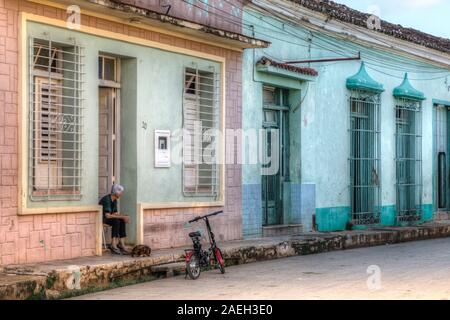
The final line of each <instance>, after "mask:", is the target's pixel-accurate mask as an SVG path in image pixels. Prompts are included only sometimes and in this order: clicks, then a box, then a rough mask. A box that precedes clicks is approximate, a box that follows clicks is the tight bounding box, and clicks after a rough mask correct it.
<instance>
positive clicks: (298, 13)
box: [248, 0, 450, 69]
mask: <svg viewBox="0 0 450 320" xmlns="http://www.w3.org/2000/svg"><path fill="white" fill-rule="evenodd" d="M248 6H249V8H251V9H253V10H256V11H259V12H260V13H262V14H265V15H267V11H265V10H262V9H261V8H265V9H267V10H269V11H270V12H271V13H273V15H274V16H276V17H278V18H280V19H283V20H286V21H290V22H291V23H293V24H296V25H299V26H302V27H304V28H306V29H308V30H311V31H315V32H320V33H322V34H325V35H328V36H331V37H334V38H337V39H342V40H347V41H351V42H354V43H357V44H360V45H362V46H365V47H368V48H374V49H381V50H384V51H387V52H391V53H393V54H398V55H402V56H405V57H407V58H410V59H415V60H420V61H423V62H425V63H430V64H433V65H437V66H440V67H444V68H446V69H449V68H450V54H448V53H445V52H442V51H438V50H435V49H432V48H429V47H425V46H422V45H419V44H416V43H412V42H410V41H407V40H402V39H399V38H395V37H393V36H389V35H387V34H384V33H380V32H376V31H372V30H369V29H366V28H363V27H360V26H358V25H355V24H352V23H347V22H343V21H340V20H336V19H333V18H330V16H328V15H326V14H324V13H321V12H318V11H314V10H311V9H308V8H305V7H303V6H302V5H300V4H298V3H296V2H293V1H290V0H252V4H249V5H248Z"/></svg>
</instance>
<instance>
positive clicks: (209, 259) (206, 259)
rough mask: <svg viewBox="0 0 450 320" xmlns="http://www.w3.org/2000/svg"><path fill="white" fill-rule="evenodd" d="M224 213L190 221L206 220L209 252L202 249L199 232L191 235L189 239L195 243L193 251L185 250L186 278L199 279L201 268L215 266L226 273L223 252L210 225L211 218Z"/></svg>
mask: <svg viewBox="0 0 450 320" xmlns="http://www.w3.org/2000/svg"><path fill="white" fill-rule="evenodd" d="M219 213H223V211H217V212H213V213H210V214H207V215H205V216H202V217H197V218H195V219H192V220H191V221H189V223H193V222H197V221H199V220H204V221H205V223H206V229H207V230H208V236H209V244H210V247H209V249H208V250H203V249H202V244H201V241H200V238H201V236H202V235H201V233H200V232H199V231H195V232H191V233H189V237H190V238H191V240H192V242H193V243H194V248H193V249H188V250H185V252H186V277H187V276H188V275H189V278H191V279H192V280H195V279H198V277H199V276H200V272H201V268H204V267H208V266H213V267H214V266H215V264H217V266H218V268H219V270H220V272H221V273H222V274H223V273H225V261H224V259H223V256H222V251H221V250H220V249H219V247H217V244H216V240H215V238H214V233H213V232H212V231H211V225H210V223H209V219H208V218H209V217H212V216H215V215H218V214H219Z"/></svg>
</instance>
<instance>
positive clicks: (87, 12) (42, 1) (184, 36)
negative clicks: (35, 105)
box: [27, 0, 244, 52]
mask: <svg viewBox="0 0 450 320" xmlns="http://www.w3.org/2000/svg"><path fill="white" fill-rule="evenodd" d="M27 1H29V2H34V3H38V4H42V5H45V6H49V7H53V8H57V9H62V10H67V6H66V5H64V4H61V3H55V2H52V1H49V0H27ZM81 14H83V15H87V16H91V17H95V18H99V19H103V20H107V21H111V22H116V23H121V24H124V25H127V26H131V27H133V28H138V29H143V30H148V31H153V32H158V33H161V34H165V35H168V36H173V37H177V38H181V39H186V40H191V41H195V42H199V43H203V44H207V45H211V46H214V47H219V48H224V49H228V50H232V51H237V52H243V51H244V49H241V48H238V47H233V46H230V45H226V44H221V43H217V42H213V41H208V40H203V39H199V38H197V37H193V36H190V35H187V34H184V33H182V32H176V31H169V30H166V29H163V28H158V27H153V26H149V25H143V24H139V25H136V23H130V22H128V21H126V20H124V19H121V18H119V17H114V16H111V15H106V14H102V13H99V12H95V11H92V10H86V9H81Z"/></svg>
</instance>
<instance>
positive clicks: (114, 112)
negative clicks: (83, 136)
mask: <svg viewBox="0 0 450 320" xmlns="http://www.w3.org/2000/svg"><path fill="white" fill-rule="evenodd" d="M119 61H120V60H119V59H117V58H114V57H109V56H100V57H99V91H98V92H99V96H98V105H99V149H98V152H99V168H98V181H99V183H98V196H99V197H102V196H104V195H105V194H108V193H109V192H110V190H111V186H112V185H113V184H114V183H118V180H119V168H120V165H119V164H120V162H119V161H120V103H119V94H120V82H119V79H120V78H119V66H120V65H119Z"/></svg>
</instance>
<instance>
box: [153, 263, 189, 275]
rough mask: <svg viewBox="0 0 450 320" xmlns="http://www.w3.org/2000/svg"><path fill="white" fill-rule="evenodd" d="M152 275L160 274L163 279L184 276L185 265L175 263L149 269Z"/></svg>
mask: <svg viewBox="0 0 450 320" xmlns="http://www.w3.org/2000/svg"><path fill="white" fill-rule="evenodd" d="M151 270H152V273H161V274H162V275H163V276H164V277H166V278H170V277H174V276H179V275H184V274H185V272H186V263H184V262H175V263H168V264H162V265H159V266H153V267H151Z"/></svg>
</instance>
